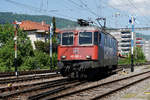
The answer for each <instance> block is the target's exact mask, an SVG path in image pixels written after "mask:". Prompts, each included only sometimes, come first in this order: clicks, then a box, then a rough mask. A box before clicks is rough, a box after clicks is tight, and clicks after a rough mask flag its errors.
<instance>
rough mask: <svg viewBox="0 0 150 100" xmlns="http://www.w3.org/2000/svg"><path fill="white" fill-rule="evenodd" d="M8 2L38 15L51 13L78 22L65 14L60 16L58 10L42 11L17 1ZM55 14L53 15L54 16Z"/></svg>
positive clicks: (8, 0)
mask: <svg viewBox="0 0 150 100" xmlns="http://www.w3.org/2000/svg"><path fill="white" fill-rule="evenodd" d="M5 1H6V2H9V3H12V4H14V5H16V6H20V7H24V8H26V9H30V10H34V11H36V12H38V13H44V14H45V12H47V13H49V14H50V15H51V16H54V15H58V16H61V17H65V18H70V19H73V20H76V19H77V18H75V17H72V16H67V15H63V14H60V13H58V12H59V10H56V9H53V10H48V9H42V10H41V8H38V7H33V6H31V5H27V4H22V3H20V2H16V1H13V0H5ZM52 13H53V14H52Z"/></svg>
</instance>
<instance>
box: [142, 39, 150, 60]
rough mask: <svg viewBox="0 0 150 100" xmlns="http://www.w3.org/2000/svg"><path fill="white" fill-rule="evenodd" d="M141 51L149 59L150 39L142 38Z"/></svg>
mask: <svg viewBox="0 0 150 100" xmlns="http://www.w3.org/2000/svg"><path fill="white" fill-rule="evenodd" d="M142 48H143V52H144V55H145V57H146V60H147V61H150V40H144V43H143V47H142Z"/></svg>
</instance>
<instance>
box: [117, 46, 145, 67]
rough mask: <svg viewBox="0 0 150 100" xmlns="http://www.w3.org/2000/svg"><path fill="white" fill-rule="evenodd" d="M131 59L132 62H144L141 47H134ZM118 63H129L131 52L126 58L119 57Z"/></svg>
mask: <svg viewBox="0 0 150 100" xmlns="http://www.w3.org/2000/svg"><path fill="white" fill-rule="evenodd" d="M133 59H134V64H136V63H145V62H146V58H145V56H144V53H143V51H142V48H140V47H136V48H135V49H134V52H133ZM118 64H131V52H130V53H129V56H128V57H127V58H122V59H119V61H118Z"/></svg>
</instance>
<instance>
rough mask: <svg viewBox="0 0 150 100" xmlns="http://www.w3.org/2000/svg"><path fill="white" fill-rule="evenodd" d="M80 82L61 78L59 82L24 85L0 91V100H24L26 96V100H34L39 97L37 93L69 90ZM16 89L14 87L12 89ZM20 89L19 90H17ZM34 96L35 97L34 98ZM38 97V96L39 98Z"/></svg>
mask: <svg viewBox="0 0 150 100" xmlns="http://www.w3.org/2000/svg"><path fill="white" fill-rule="evenodd" d="M81 83H82V82H80V81H78V80H69V79H68V78H63V79H59V80H54V81H48V82H40V83H35V84H30V85H24V86H18V87H17V89H14V90H12V91H11V92H10V91H8V90H7V91H3V90H4V89H1V90H2V91H1V92H2V93H0V99H2V100H5V99H7V100H16V99H18V98H19V100H22V99H24V100H26V99H27V95H28V96H29V97H28V98H30V99H34V100H36V99H35V98H37V95H38V98H39V97H41V95H40V94H39V93H41V92H42V93H43V92H44V93H45V92H47V91H55V90H56V89H61V88H64V87H67V88H69V87H70V86H73V85H78V84H81ZM12 88H16V87H12ZM19 88H20V89H19ZM34 95H36V96H34ZM39 95H40V96H39Z"/></svg>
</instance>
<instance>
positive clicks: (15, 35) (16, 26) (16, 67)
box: [14, 21, 21, 77]
mask: <svg viewBox="0 0 150 100" xmlns="http://www.w3.org/2000/svg"><path fill="white" fill-rule="evenodd" d="M14 24H15V28H16V30H15V33H14V41H15V45H14V49H15V58H14V63H15V75H16V76H17V77H18V64H17V32H18V29H19V24H21V22H17V21H15V22H14Z"/></svg>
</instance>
